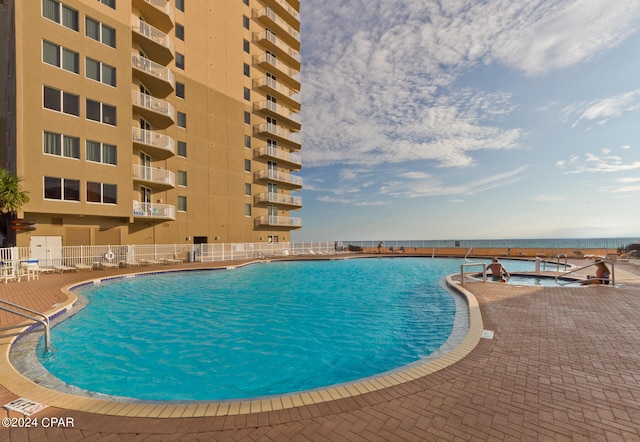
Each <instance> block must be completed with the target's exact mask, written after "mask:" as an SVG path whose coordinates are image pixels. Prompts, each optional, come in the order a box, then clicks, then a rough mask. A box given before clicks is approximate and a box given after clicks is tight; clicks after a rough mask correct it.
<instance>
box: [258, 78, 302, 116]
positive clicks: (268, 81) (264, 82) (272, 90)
mask: <svg viewBox="0 0 640 442" xmlns="http://www.w3.org/2000/svg"><path fill="white" fill-rule="evenodd" d="M253 87H254V88H256V89H260V90H261V91H263V92H265V93H267V94H269V95H273V96H274V97H275V98H276V99H277V100H278V101H280V102H283V103H284V104H285V105H286V106H287V107H289V108H290V109H292V110H300V93H299V92H296V91H294V90H292V89H290V88H288V87H287V86H284V85H282V84H280V83H278V82H277V81H276V80H274V79H273V78H269V77H262V78H258V79H256V80H253Z"/></svg>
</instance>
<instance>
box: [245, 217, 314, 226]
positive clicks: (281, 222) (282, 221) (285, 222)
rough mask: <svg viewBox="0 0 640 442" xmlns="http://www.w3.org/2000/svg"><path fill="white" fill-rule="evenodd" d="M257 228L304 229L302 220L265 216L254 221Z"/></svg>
mask: <svg viewBox="0 0 640 442" xmlns="http://www.w3.org/2000/svg"><path fill="white" fill-rule="evenodd" d="M254 225H255V226H265V225H266V226H278V227H293V228H300V227H302V218H296V217H289V216H276V215H265V216H259V217H258V218H256V219H255V221H254Z"/></svg>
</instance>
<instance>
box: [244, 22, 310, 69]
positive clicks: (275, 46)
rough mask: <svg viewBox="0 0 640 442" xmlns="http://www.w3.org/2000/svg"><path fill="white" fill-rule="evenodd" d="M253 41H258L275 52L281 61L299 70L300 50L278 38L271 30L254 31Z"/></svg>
mask: <svg viewBox="0 0 640 442" xmlns="http://www.w3.org/2000/svg"><path fill="white" fill-rule="evenodd" d="M253 41H254V42H257V43H260V44H261V45H262V46H263V47H265V48H266V49H268V50H270V51H271V52H273V53H275V54H276V55H277V56H278V58H280V59H282V61H284V62H286V63H287V64H289V65H291V66H293V67H295V68H296V69H297V70H300V52H298V51H296V50H294V49H293V48H292V47H291V46H289V45H288V44H287V43H285V42H284V41H282V40H280V39H279V38H278V37H276V35H275V34H274V33H273V32H271V31H266V30H265V31H262V32H254V33H253Z"/></svg>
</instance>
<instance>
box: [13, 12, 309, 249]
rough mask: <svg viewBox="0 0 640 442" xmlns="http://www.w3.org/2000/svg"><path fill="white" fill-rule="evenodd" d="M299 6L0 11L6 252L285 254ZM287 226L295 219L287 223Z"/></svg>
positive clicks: (293, 162)
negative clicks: (268, 250) (8, 192)
mask: <svg viewBox="0 0 640 442" xmlns="http://www.w3.org/2000/svg"><path fill="white" fill-rule="evenodd" d="M299 10H300V1H299V0H169V1H167V0H0V12H1V13H2V18H0V20H1V21H2V38H3V42H4V47H3V48H2V53H1V55H0V56H1V58H2V60H1V64H0V77H1V78H0V90H1V94H2V102H1V103H2V104H1V105H0V130H1V131H2V132H1V135H0V167H3V168H5V169H8V170H10V171H11V172H13V173H15V174H16V175H17V176H18V177H20V178H21V179H22V180H23V181H22V184H23V187H24V189H25V190H27V191H28V192H29V197H30V202H29V203H28V204H27V205H25V206H24V208H23V213H20V214H19V216H20V217H21V218H24V219H29V220H33V221H35V222H36V230H35V231H31V232H23V233H18V234H17V245H18V246H29V245H30V244H31V245H32V246H33V244H34V242H36V243H39V242H47V241H52V242H54V243H55V242H61V243H62V244H63V245H91V244H150V243H165V244H167V243H191V242H195V243H203V242H207V243H214V242H259V241H273V242H276V241H289V240H290V233H291V231H292V230H294V229H298V228H300V227H301V226H302V221H301V218H299V217H295V216H292V211H295V210H297V209H300V208H301V206H302V200H301V198H300V197H299V196H296V194H297V191H299V190H300V189H301V187H302V180H301V178H300V176H299V175H296V172H297V171H299V170H300V168H301V166H302V161H301V156H300V153H299V152H300V149H301V140H300V136H299V135H300V134H299V131H300V127H301V121H300V115H299V110H300V94H299V91H300V34H299V31H300V17H299ZM293 213H294V214H295V212H293Z"/></svg>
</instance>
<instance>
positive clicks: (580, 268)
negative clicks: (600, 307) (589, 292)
mask: <svg viewBox="0 0 640 442" xmlns="http://www.w3.org/2000/svg"><path fill="white" fill-rule="evenodd" d="M599 262H604V263H605V264H610V265H611V275H610V277H609V278H608V279H607V278H591V279H599V280H600V281H601V282H602V283H604V282H605V281H611V285H612V286H615V285H616V273H615V264H614V263H613V261H611V260H609V259H599V260H597V261H596V262H594V263H592V264H587V265H586V266H582V267H578V268H577V269H572V270H570V271H568V272H566V273H563V274H562V275H558V276H556V278H555V279H556V284H558V285H567V284H571V283H574V282H575V281H571V282H568V283H566V284H560V282H559V281H558V278H561V277H562V278H564V277H565V276H567V275H569V274H571V273H574V272H578V271H580V270H584V269H587V268H589V267H594V266H596V265H597V264H598V263H599ZM602 285H605V284H602Z"/></svg>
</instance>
